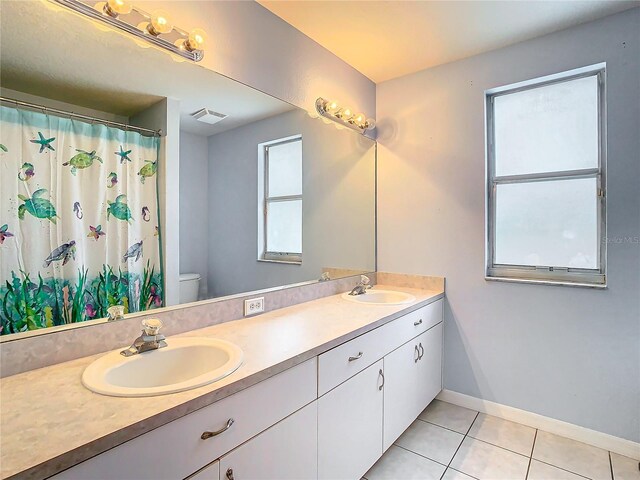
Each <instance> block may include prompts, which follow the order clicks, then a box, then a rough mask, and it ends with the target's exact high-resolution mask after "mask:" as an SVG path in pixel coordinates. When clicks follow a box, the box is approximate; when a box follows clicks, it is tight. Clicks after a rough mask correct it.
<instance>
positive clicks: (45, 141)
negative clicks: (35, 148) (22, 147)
mask: <svg viewBox="0 0 640 480" xmlns="http://www.w3.org/2000/svg"><path fill="white" fill-rule="evenodd" d="M38 136H39V137H40V138H34V139H33V140H29V141H30V142H31V143H37V144H38V145H40V151H39V152H38V153H42V152H44V150H45V148H48V149H49V150H52V151H54V152H55V150H56V149H55V148H53V145H51V142H53V141H54V140H55V139H56V137H51V138H44V135H42V132H38Z"/></svg>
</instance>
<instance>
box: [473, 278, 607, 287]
mask: <svg viewBox="0 0 640 480" xmlns="http://www.w3.org/2000/svg"><path fill="white" fill-rule="evenodd" d="M484 279H485V280H486V281H490V282H508V283H528V284H533V285H549V286H552V287H579V288H594V289H596V290H607V288H608V287H607V284H606V283H604V284H603V283H580V282H567V281H562V280H535V279H525V278H511V277H489V276H485V277H484Z"/></svg>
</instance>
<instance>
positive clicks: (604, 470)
mask: <svg viewBox="0 0 640 480" xmlns="http://www.w3.org/2000/svg"><path fill="white" fill-rule="evenodd" d="M364 478H365V479H366V480H473V479H479V480H584V479H585V478H588V479H591V480H640V470H639V469H638V461H637V460H632V459H631V458H627V457H623V456H622V455H618V454H615V453H611V452H608V451H606V450H602V449H600V448H596V447H592V446H591V445H586V444H584V443H580V442H576V441H575V440H569V439H568V438H564V437H559V436H557V435H553V434H551V433H547V432H543V431H542V430H537V429H535V428H531V427H526V426H524V425H520V424H518V423H514V422H509V421H506V420H502V419H499V418H497V417H492V416H490V415H485V414H483V413H478V412H476V411H474V410H468V409H466V408H462V407H458V406H456V405H452V404H450V403H445V402H441V401H439V400H434V401H433V402H432V403H431V404H430V405H429V406H428V407H427V408H426V409H425V410H424V412H422V413H421V414H420V417H419V418H418V420H416V421H415V422H414V423H413V424H412V425H411V426H410V427H409V428H408V429H407V430H406V431H405V432H404V433H403V434H402V436H401V437H400V438H399V439H398V440H396V442H395V444H394V445H393V446H391V448H389V450H388V451H387V452H386V453H385V454H384V456H383V457H382V458H381V459H380V460H379V461H378V462H377V463H376V464H375V465H374V466H373V467H371V469H370V470H369V471H368V472H367V473H366V474H365V476H364Z"/></svg>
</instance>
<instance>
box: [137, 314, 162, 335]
mask: <svg viewBox="0 0 640 480" xmlns="http://www.w3.org/2000/svg"><path fill="white" fill-rule="evenodd" d="M163 326H164V323H162V320H160V319H158V318H146V319H144V320H143V321H142V328H143V329H144V333H145V334H146V335H149V336H150V337H155V336H156V335H158V333H159V332H160V329H161V328H162V327H163Z"/></svg>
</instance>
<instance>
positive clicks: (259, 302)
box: [244, 297, 264, 317]
mask: <svg viewBox="0 0 640 480" xmlns="http://www.w3.org/2000/svg"><path fill="white" fill-rule="evenodd" d="M262 312H264V297H258V298H249V299H247V300H245V301H244V316H245V317H248V316H249V315H255V314H257V313H262Z"/></svg>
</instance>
